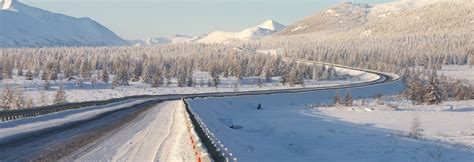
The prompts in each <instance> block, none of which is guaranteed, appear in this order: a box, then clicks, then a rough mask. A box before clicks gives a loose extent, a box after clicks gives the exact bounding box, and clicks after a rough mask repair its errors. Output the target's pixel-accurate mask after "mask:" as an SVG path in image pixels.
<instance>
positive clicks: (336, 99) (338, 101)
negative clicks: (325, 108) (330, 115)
mask: <svg viewBox="0 0 474 162" xmlns="http://www.w3.org/2000/svg"><path fill="white" fill-rule="evenodd" d="M333 99H334V105H336V106H339V105H341V96H340V95H339V91H338V90H336V94H335V95H334V98H333Z"/></svg>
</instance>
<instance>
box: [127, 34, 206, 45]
mask: <svg viewBox="0 0 474 162" xmlns="http://www.w3.org/2000/svg"><path fill="white" fill-rule="evenodd" d="M201 38H202V37H199V36H196V37H192V36H187V35H180V34H176V35H173V36H169V37H156V38H150V39H147V40H133V41H129V42H130V44H133V45H136V46H140V45H158V44H172V43H191V42H194V41H196V40H198V39H201Z"/></svg>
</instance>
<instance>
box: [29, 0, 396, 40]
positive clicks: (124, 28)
mask: <svg viewBox="0 0 474 162" xmlns="http://www.w3.org/2000/svg"><path fill="white" fill-rule="evenodd" d="M20 1H21V2H22V3H25V4H27V5H31V6H34V7H38V8H41V9H45V10H49V11H51V12H56V13H61V14H65V15H69V16H73V17H90V18H92V19H94V20H96V21H98V22H99V23H101V24H102V25H104V26H106V27H108V28H109V29H110V30H112V31H113V32H115V33H116V34H118V35H119V36H121V37H122V38H124V39H129V40H133V39H146V38H151V37H158V36H169V35H174V34H183V35H191V36H197V35H203V34H207V33H209V32H212V31H216V30H222V31H240V30H242V29H244V28H247V27H251V26H255V25H257V24H259V23H261V22H263V21H265V20H268V19H273V20H275V21H277V22H279V23H281V24H283V25H288V24H291V23H293V22H295V21H298V20H301V19H303V18H304V17H307V16H310V15H312V14H314V13H316V12H317V11H320V10H321V9H324V8H327V7H329V6H332V5H335V4H337V3H339V2H341V1H343V0H316V1H311V0H294V1H288V0H272V1H269V0H239V1H237V0H223V1H222V0H221V1H217V0H200V1H198V0H174V1H171V0H135V1H125V0H83V1H80V2H78V1H72V0H42V1H35V0H20ZM390 1H393V0H352V1H351V2H359V3H382V2H390ZM125 22H126V23H125Z"/></svg>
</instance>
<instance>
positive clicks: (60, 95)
mask: <svg viewBox="0 0 474 162" xmlns="http://www.w3.org/2000/svg"><path fill="white" fill-rule="evenodd" d="M65 102H66V91H65V90H64V85H63V84H60V85H59V87H58V90H56V94H55V95H54V104H63V103H65Z"/></svg>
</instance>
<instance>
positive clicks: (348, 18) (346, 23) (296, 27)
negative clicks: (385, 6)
mask: <svg viewBox="0 0 474 162" xmlns="http://www.w3.org/2000/svg"><path fill="white" fill-rule="evenodd" d="M369 10H370V5H367V4H358V3H351V2H343V3H340V4H338V5H337V6H334V7H331V8H329V9H328V10H326V11H322V12H318V13H316V14H315V15H313V16H310V17H307V18H305V19H303V20H301V21H298V22H296V23H294V24H292V25H290V26H288V27H287V28H286V29H284V30H283V31H281V32H279V33H277V35H295V34H306V33H313V32H320V31H331V32H337V31H347V30H349V29H352V28H354V27H357V26H361V25H363V24H364V23H366V22H367V19H368V13H369Z"/></svg>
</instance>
